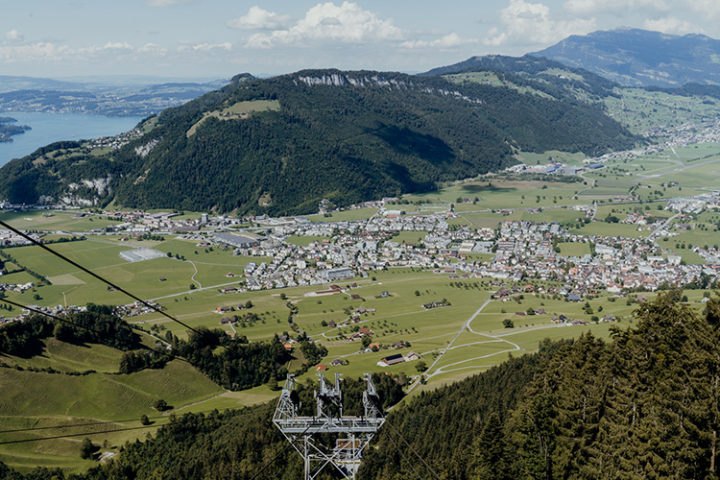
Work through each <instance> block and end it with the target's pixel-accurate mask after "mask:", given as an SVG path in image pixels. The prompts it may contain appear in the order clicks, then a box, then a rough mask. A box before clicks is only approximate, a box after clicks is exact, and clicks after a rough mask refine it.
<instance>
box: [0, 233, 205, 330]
mask: <svg viewBox="0 0 720 480" xmlns="http://www.w3.org/2000/svg"><path fill="white" fill-rule="evenodd" d="M0 225H2V226H3V227H5V228H7V229H8V230H10V231H12V232H13V233H15V234H17V235H20V236H21V237H22V238H24V239H25V240H27V241H29V242H31V243H32V244H33V245H36V246H38V247H40V248H42V249H43V250H45V251H47V252H49V253H51V254H52V255H55V256H56V257H58V258H60V259H62V260H64V261H65V262H67V263H69V264H70V265H72V266H74V267H75V268H78V269H80V270H82V271H83V272H85V273H87V274H88V275H90V276H92V277H94V278H96V279H98V280H100V281H101V282H103V283H105V284H106V285H108V286H110V287H112V288H114V289H115V290H118V291H119V292H122V293H124V294H125V295H127V296H128V297H130V298H132V299H134V300H136V301H138V302H140V303H142V304H143V305H145V306H146V307H148V308H150V309H152V310H155V311H156V312H157V313H159V314H161V315H163V316H164V317H167V318H169V319H170V320H172V321H173V322H176V323H178V324H180V325H182V326H183V327H185V328H186V329H188V330H191V331H193V332H195V333H200V332H199V331H198V330H197V329H195V328H193V327H191V326H190V325H188V324H186V323H184V322H182V321H180V320H178V319H177V318H175V317H173V316H172V315H170V314H169V313H167V312H165V311H163V310H162V309H161V308H158V307H156V306H155V305H153V304H151V303H150V302H147V301H145V300H143V299H142V298H140V297H138V296H136V295H134V294H132V293H130V292H128V291H127V290H125V289H124V288H122V287H120V286H119V285H117V284H115V283H113V282H111V281H110V280H107V279H105V278H104V277H102V276H100V275H98V274H97V273H95V272H93V271H92V270H90V269H88V268H85V267H83V266H82V265H80V264H79V263H77V262H75V261H74V260H70V259H69V258H68V257H66V256H65V255H63V254H62V253H60V252H56V251H55V250H53V249H52V248H50V247H48V246H47V245H45V244H43V243H42V242H39V241H37V240H35V239H34V238H32V237H31V236H30V235H28V234H26V233H23V232H21V231H20V230H18V229H17V228H15V227H13V226H12V225H9V224H8V223H7V222H4V221H2V220H0Z"/></svg>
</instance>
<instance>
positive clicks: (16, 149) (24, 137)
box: [0, 112, 142, 166]
mask: <svg viewBox="0 0 720 480" xmlns="http://www.w3.org/2000/svg"><path fill="white" fill-rule="evenodd" d="M0 116H2V117H12V118H16V119H17V121H18V122H17V125H28V126H30V127H31V128H32V130H30V131H27V132H25V133H23V134H20V135H15V136H13V137H12V138H13V141H12V142H8V143H0V166H3V165H5V164H6V163H7V162H9V161H10V160H12V159H13V158H20V157H24V156H25V155H28V154H30V153H32V152H34V151H35V150H37V149H38V148H40V147H42V146H45V145H47V144H49V143H53V142H57V141H60V140H82V139H93V138H98V137H107V136H111V135H117V134H118V133H122V132H126V131H128V130H131V129H132V128H133V127H134V126H135V125H137V124H138V122H139V121H140V120H142V118H141V117H104V116H102V115H84V114H80V113H35V112H30V113H26V112H0Z"/></svg>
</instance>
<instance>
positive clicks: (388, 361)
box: [377, 353, 405, 367]
mask: <svg viewBox="0 0 720 480" xmlns="http://www.w3.org/2000/svg"><path fill="white" fill-rule="evenodd" d="M404 361H405V357H403V356H402V354H401V353H397V354H395V355H390V356H389V357H385V358H381V359H380V361H379V362H378V363H377V364H378V366H379V367H389V366H391V365H397V364H398V363H403V362H404Z"/></svg>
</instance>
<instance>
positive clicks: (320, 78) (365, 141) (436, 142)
mask: <svg viewBox="0 0 720 480" xmlns="http://www.w3.org/2000/svg"><path fill="white" fill-rule="evenodd" d="M546 88H547V89H552V88H551V86H547V85H546ZM140 128H141V130H142V131H143V132H145V134H144V135H143V136H142V137H140V138H137V139H135V140H133V141H131V142H130V143H129V144H128V145H126V146H124V147H123V148H121V149H119V150H116V151H112V152H109V153H103V152H98V151H91V150H90V149H89V148H88V147H87V146H86V145H87V144H84V143H82V142H62V143H58V144H54V145H51V146H48V147H44V148H42V149H40V150H38V151H37V152H35V153H34V154H32V155H29V156H28V157H25V158H23V159H19V160H15V161H12V162H10V163H9V164H7V165H6V166H5V167H3V168H2V169H0V199H7V200H9V201H11V202H17V203H20V202H25V203H35V202H37V201H39V200H40V198H41V197H44V198H45V199H46V200H49V199H50V198H52V200H53V201H57V200H59V199H62V198H64V199H65V200H67V201H74V202H82V201H90V202H97V203H98V204H100V205H102V204H106V203H108V202H110V201H111V200H115V202H116V204H120V205H124V206H127V207H139V208H151V207H154V208H161V207H162V208H180V209H186V210H194V211H208V210H213V209H214V210H217V211H231V210H236V211H238V212H239V213H250V212H255V213H269V214H285V213H308V212H313V211H316V210H317V205H318V202H319V201H320V200H322V199H323V198H327V199H329V200H331V201H332V202H334V203H335V204H337V205H347V204H350V203H356V202H359V201H363V200H370V199H376V198H380V197H382V196H386V195H396V194H399V193H402V192H423V191H428V190H433V189H435V188H436V182H439V181H445V180H452V179H457V178H464V177H469V176H474V175H477V174H480V173H484V172H488V171H492V170H497V169H499V168H504V167H506V166H508V165H510V164H512V163H513V162H514V161H515V160H514V158H513V154H514V153H515V152H516V151H517V150H523V151H528V152H544V151H548V150H562V151H570V152H576V151H582V152H584V153H586V154H594V153H600V152H604V151H607V150H608V149H615V148H626V147H629V146H631V145H633V144H635V143H636V142H637V138H636V137H635V136H633V135H632V134H630V133H629V132H628V131H627V130H625V129H624V128H623V127H622V126H621V125H620V124H619V123H617V122H616V121H614V120H612V119H610V118H609V117H607V116H606V115H605V113H604V112H603V110H602V109H601V108H600V107H598V106H596V105H591V104H589V103H587V102H585V101H579V100H578V99H576V98H571V97H569V96H560V95H557V96H552V95H550V96H540V95H535V94H533V92H528V91H520V90H518V89H515V88H508V87H507V86H503V85H488V84H479V83H476V82H462V83H457V82H451V81H448V80H446V79H444V78H439V77H427V76H420V77H418V76H409V75H404V74H400V73H379V72H368V71H360V72H341V71H337V70H312V71H301V72H298V73H295V74H291V75H285V76H281V77H276V78H271V79H266V80H259V79H246V78H243V79H242V81H240V80H234V81H233V82H232V83H231V84H229V85H228V86H226V87H224V88H223V89H221V90H219V91H216V92H212V93H209V94H207V95H205V96H203V97H200V98H198V99H196V100H194V101H192V102H189V103H187V104H186V105H183V106H181V107H177V108H172V109H168V110H165V111H164V112H163V113H162V114H160V115H159V116H158V117H153V118H151V119H148V120H146V121H145V122H143V123H141V125H140Z"/></svg>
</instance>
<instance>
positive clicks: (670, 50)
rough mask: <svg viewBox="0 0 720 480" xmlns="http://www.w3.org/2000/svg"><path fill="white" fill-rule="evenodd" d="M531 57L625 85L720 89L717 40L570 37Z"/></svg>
mask: <svg viewBox="0 0 720 480" xmlns="http://www.w3.org/2000/svg"><path fill="white" fill-rule="evenodd" d="M531 55H534V56H538V57H545V58H548V59H551V60H555V61H557V62H560V63H563V64H565V65H568V66H570V67H575V68H583V69H585V70H589V71H591V72H593V73H596V74H598V75H601V76H603V77H605V78H607V79H609V80H612V81H614V82H617V83H619V84H621V85H625V86H636V87H637V86H640V87H643V86H657V87H681V86H683V85H685V84H687V83H699V84H707V85H718V84H720V40H716V39H714V38H710V37H708V36H706V35H700V34H688V35H684V36H678V35H668V34H665V33H660V32H651V31H647V30H640V29H634V28H632V29H619V30H610V31H597V32H593V33H590V34H588V35H582V36H581V35H572V36H570V37H568V38H566V39H565V40H563V41H561V42H560V43H558V44H556V45H553V46H551V47H548V48H546V49H544V50H541V51H539V52H534V53H532V54H531Z"/></svg>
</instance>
